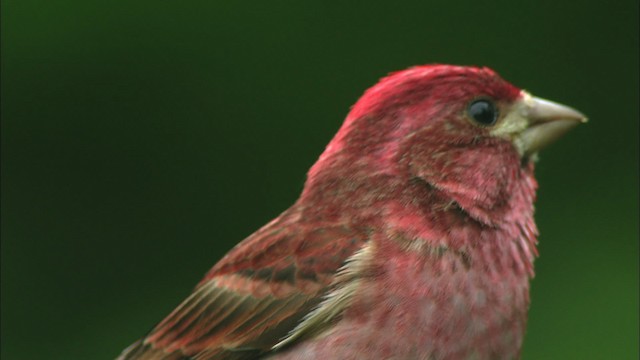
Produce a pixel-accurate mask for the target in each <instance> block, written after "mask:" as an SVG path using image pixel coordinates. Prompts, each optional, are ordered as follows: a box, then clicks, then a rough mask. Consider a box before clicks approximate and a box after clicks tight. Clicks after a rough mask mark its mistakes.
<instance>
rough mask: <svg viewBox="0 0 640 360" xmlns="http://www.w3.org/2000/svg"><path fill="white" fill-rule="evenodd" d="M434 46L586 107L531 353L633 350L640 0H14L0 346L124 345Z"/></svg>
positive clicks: (546, 205) (39, 350)
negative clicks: (387, 82) (377, 91)
mask: <svg viewBox="0 0 640 360" xmlns="http://www.w3.org/2000/svg"><path fill="white" fill-rule="evenodd" d="M489 4H491V5H489ZM433 62H443V63H455V64H477V65H486V66H489V67H492V68H494V69H496V70H497V71H498V72H500V73H501V74H502V75H503V76H504V77H505V78H506V79H508V80H510V81H511V82H513V83H514V84H516V85H518V86H521V87H524V88H526V89H528V90H530V91H531V92H532V93H534V94H536V95H538V96H542V97H546V98H549V99H553V100H556V101H559V102H563V103H566V104H569V105H571V106H574V107H576V108H577V109H580V110H581V111H583V112H584V113H585V114H587V115H588V116H589V117H590V122H589V123H588V124H587V125H584V126H580V127H579V128H577V129H576V130H575V131H573V132H572V133H570V134H569V135H568V136H567V137H566V138H565V139H563V140H562V141H561V142H559V143H557V144H555V145H554V146H552V147H551V148H549V149H547V150H546V151H544V152H543V153H542V154H541V158H542V159H541V162H540V163H539V166H538V171H537V174H538V180H539V182H540V185H541V186H540V191H539V194H538V195H539V201H538V203H537V220H538V225H539V227H540V230H541V233H542V235H541V236H540V252H541V257H540V258H539V260H538V261H537V263H536V267H537V268H536V270H537V275H536V278H535V279H534V281H533V288H532V294H533V298H532V307H531V311H530V321H529V328H528V334H527V338H526V342H525V347H524V359H636V358H637V357H638V98H639V94H638V2H637V1H600V2H598V1H590V2H560V1H544V2H534V1H529V2H517V1H496V2H490V3H489V2H486V5H480V2H477V1H475V2H461V1H411V2H403V1H399V2H388V3H387V4H381V3H375V2H371V1H370V2H359V3H358V4H356V3H355V2H354V3H350V4H347V3H346V2H337V1H336V2H333V3H332V4H329V3H328V2H324V1H323V2H321V1H315V2H311V1H307V2H302V1H244V2H231V1H180V2H179V1H174V2H168V1H124V0H121V1H80V0H74V1H45V0H41V1H32V0H19V1H18V0H6V1H3V2H2V198H1V199H2V281H1V284H2V338H1V340H2V344H1V348H2V354H1V355H2V358H3V359H7V360H20V359H88V360H92V359H112V358H113V357H115V356H116V355H117V354H118V353H119V352H120V350H121V349H122V348H123V347H125V346H127V345H128V344H129V343H131V342H132V341H134V340H135V339H136V338H137V337H139V336H141V335H143V334H144V333H145V332H146V331H147V330H148V329H149V328H150V327H151V326H152V325H153V324H154V323H155V322H156V321H159V320H160V319H161V318H162V317H163V316H164V315H166V314H167V313H168V312H169V311H170V310H172V308H173V307H174V306H175V305H177V303H178V302H179V301H180V300H181V299H182V298H183V297H185V296H186V295H187V293H188V292H189V291H190V289H191V288H192V287H193V286H194V285H195V284H196V282H197V281H198V280H199V278H200V277H201V276H202V275H203V274H204V273H205V272H206V271H207V270H208V269H209V267H210V266H212V265H213V264H214V263H215V262H216V261H217V260H218V259H219V258H220V257H221V256H222V255H223V254H224V253H225V252H226V251H227V250H228V249H229V248H231V247H232V246H233V245H234V244H235V243H236V242H238V241H239V240H241V239H242V238H243V237H245V236H246V235H248V234H250V233H251V232H253V231H254V230H255V229H257V228H258V227H259V226H261V225H262V224H264V223H265V222H267V221H269V220H270V219H271V218H273V217H274V216H276V215H278V214H279V212H280V211H282V210H284V209H285V208H286V207H287V206H288V205H289V204H291V203H292V202H293V201H294V200H295V199H296V197H297V196H298V193H299V191H300V189H301V186H302V184H303V181H304V174H305V172H306V170H307V168H308V167H309V166H310V165H311V164H312V163H313V162H314V161H315V159H316V158H317V156H318V155H319V154H320V152H321V151H322V150H323V148H324V145H325V144H326V143H327V142H328V141H329V139H330V138H331V136H332V135H333V133H334V132H335V131H336V130H337V128H338V127H339V125H340V123H341V121H342V119H343V118H344V116H345V114H346V113H347V111H348V110H349V106H350V105H351V104H352V103H353V102H354V101H355V100H356V99H357V98H358V97H359V95H360V94H361V93H362V92H363V91H364V90H365V88H367V87H369V86H371V85H372V84H374V83H375V82H376V81H377V79H378V78H380V77H381V76H383V75H385V74H386V73H387V72H390V71H393V70H398V69H402V68H405V67H408V66H411V65H415V64H423V63H433Z"/></svg>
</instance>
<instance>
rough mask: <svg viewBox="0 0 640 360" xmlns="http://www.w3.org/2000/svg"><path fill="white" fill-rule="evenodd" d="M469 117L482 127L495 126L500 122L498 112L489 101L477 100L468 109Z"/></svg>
mask: <svg viewBox="0 0 640 360" xmlns="http://www.w3.org/2000/svg"><path fill="white" fill-rule="evenodd" d="M467 113H469V116H470V117H471V118H472V119H473V120H475V121H476V122H477V123H478V124H480V125H485V126H488V125H493V124H495V123H496V121H498V110H497V109H496V106H495V105H494V104H493V103H492V102H491V101H489V100H485V99H482V100H476V101H474V102H472V103H471V104H469V108H467Z"/></svg>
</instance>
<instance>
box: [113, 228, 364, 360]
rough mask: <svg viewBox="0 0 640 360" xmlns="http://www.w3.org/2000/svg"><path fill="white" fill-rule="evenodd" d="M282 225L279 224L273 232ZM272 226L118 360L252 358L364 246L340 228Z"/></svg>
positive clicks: (238, 250)
mask: <svg viewBox="0 0 640 360" xmlns="http://www.w3.org/2000/svg"><path fill="white" fill-rule="evenodd" d="M276 225H280V226H276ZM282 225H283V224H278V223H277V222H272V223H270V224H269V225H267V226H265V227H264V228H263V229H261V230H260V231H258V232H257V233H255V234H254V235H252V236H251V237H249V238H247V239H246V240H245V241H243V242H242V243H240V244H239V245H238V246H237V247H236V248H234V249H233V250H232V251H231V252H230V253H229V254H228V255H227V256H225V257H224V258H223V259H222V260H221V261H220V262H219V263H218V264H217V265H216V266H214V267H213V269H212V270H211V271H210V272H209V274H208V275H207V276H206V277H205V279H204V280H203V281H202V282H201V283H200V284H199V285H198V287H197V288H196V289H195V290H194V292H193V293H192V294H191V295H190V296H189V297H188V298H187V299H186V300H185V301H183V302H182V304H180V305H179V306H178V307H177V308H176V309H175V310H174V311H173V312H172V313H171V314H170V315H169V316H167V317H166V318H165V319H164V320H163V321H162V322H160V323H159V324H158V325H157V326H156V327H155V328H154V329H153V330H152V331H151V332H150V333H149V334H148V335H147V337H145V338H144V339H142V340H140V341H139V342H137V343H135V344H133V345H132V346H130V347H129V348H128V349H127V350H125V351H124V352H123V354H122V355H121V356H120V358H119V359H121V360H134V359H135V360H147V359H148V360H161V359H162V360H178V359H180V360H185V359H198V360H212V359H236V360H239V359H251V358H255V357H256V356H257V355H259V354H261V353H264V352H266V351H269V350H270V349H271V348H272V347H273V346H274V345H275V344H277V343H278V342H279V341H280V340H282V339H283V338H284V337H285V336H286V335H287V334H288V333H289V331H291V330H292V329H293V328H295V327H296V325H297V324H298V322H299V321H300V319H301V318H303V317H304V316H305V315H306V314H308V313H309V312H310V311H311V310H312V309H313V308H314V307H315V306H316V305H317V304H318V303H319V302H320V301H321V300H322V296H323V295H324V294H326V293H327V291H328V289H329V288H330V285H331V284H332V282H333V280H334V278H335V274H336V272H337V270H338V269H339V268H340V266H342V265H343V263H344V262H345V260H346V259H347V258H349V257H350V256H351V255H352V254H354V253H355V252H356V251H357V250H358V249H359V248H361V247H362V245H363V244H364V243H365V242H366V235H365V234H364V233H363V232H358V231H355V230H354V229H350V228H349V227H346V226H329V227H320V228H313V229H306V228H304V227H302V226H299V225H295V226H284V228H283V227H281V226H282Z"/></svg>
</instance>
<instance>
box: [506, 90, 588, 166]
mask: <svg viewBox="0 0 640 360" xmlns="http://www.w3.org/2000/svg"><path fill="white" fill-rule="evenodd" d="M521 101H522V106H521V107H520V110H521V115H522V117H524V118H525V119H527V121H528V125H527V127H526V128H525V129H524V130H523V131H522V132H520V134H519V135H518V139H517V142H518V144H517V146H518V148H519V150H520V152H521V153H522V155H524V156H528V155H531V154H534V153H535V152H537V151H538V150H540V149H542V148H544V147H545V146H547V145H549V144H551V143H552V142H554V141H556V140H558V139H559V138H560V137H562V136H563V135H564V134H566V133H567V132H568V131H569V130H571V129H573V128H574V127H575V126H576V125H578V124H580V123H585V122H587V118H586V116H584V115H583V114H582V113H581V112H579V111H577V110H575V109H572V108H570V107H568V106H565V105H562V104H558V103H555V102H553V101H549V100H545V99H541V98H537V97H533V96H531V95H529V94H528V93H526V92H523V98H522V100H521Z"/></svg>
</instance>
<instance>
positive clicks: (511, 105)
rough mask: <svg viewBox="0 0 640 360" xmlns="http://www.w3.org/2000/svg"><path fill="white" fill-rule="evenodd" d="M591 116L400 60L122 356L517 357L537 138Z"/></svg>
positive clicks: (541, 143)
mask: <svg viewBox="0 0 640 360" xmlns="http://www.w3.org/2000/svg"><path fill="white" fill-rule="evenodd" d="M586 121H587V119H586V117H585V115H583V114H582V113H580V112H579V111H577V110H575V109H573V108H571V107H568V106H565V105H562V104H559V103H556V102H552V101H549V100H545V99H542V98H538V97H535V96H533V95H531V94H530V93H529V92H527V91H526V90H522V89H520V88H518V87H516V86H514V85H512V84H511V83H509V82H507V81H506V80H504V79H502V78H501V77H500V75H498V74H497V73H496V72H495V71H493V70H492V69H490V68H487V67H476V66H459V65H446V64H428V65H420V66H414V67H411V68H408V69H405V70H401V71H397V72H393V73H390V74H389V75H387V76H386V77H383V78H382V79H381V80H380V81H379V82H378V83H377V84H375V85H374V86H373V87H371V88H369V89H368V90H367V91H365V93H364V94H363V95H362V96H361V97H360V99H359V100H358V101H357V102H356V103H355V105H354V106H353V107H352V108H351V109H350V111H349V113H348V115H347V117H346V119H345V120H344V122H343V124H342V126H341V127H340V129H339V130H338V132H337V133H336V135H335V136H334V138H333V139H332V140H331V141H330V142H329V144H328V145H327V147H326V149H325V150H324V152H323V153H322V154H321V155H320V157H319V159H318V160H317V162H316V163H315V164H314V165H313V166H312V167H311V168H310V170H309V171H308V173H307V178H306V181H305V184H304V187H303V190H302V193H301V194H300V197H299V198H298V200H297V201H296V202H295V203H294V204H293V205H292V206H291V207H290V208H288V209H287V210H285V211H284V212H283V213H281V214H280V215H279V216H278V217H276V218H275V219H274V220H272V221H271V222H269V223H267V224H266V225H265V226H263V227H262V228H260V229H259V230H257V231H256V232H255V233H253V234H252V235H250V236H249V237H247V238H246V239H244V240H243V241H241V242H240V243H239V244H238V245H237V246H235V247H234V248H233V249H232V250H230V251H229V252H228V253H227V254H226V255H225V256H224V257H223V258H222V259H221V260H220V261H219V262H218V263H216V264H215V265H214V266H213V267H212V268H211V269H210V270H209V271H208V272H207V273H206V275H205V277H204V278H203V279H202V280H201V281H200V282H199V283H198V284H197V286H196V287H195V289H194V290H193V292H192V293H191V294H190V295H189V296H188V297H187V298H186V299H185V300H184V301H183V302H182V303H181V304H179V306H178V307H177V308H176V309H175V310H173V312H171V313H170V314H169V315H168V316H167V317H166V318H164V319H163V320H162V321H160V322H159V323H158V324H157V325H156V326H155V327H153V328H152V330H151V331H150V332H149V333H147V334H146V335H145V336H144V337H142V338H141V339H140V340H138V341H137V342H135V343H134V344H133V345H131V346H129V347H128V348H126V349H125V350H124V351H123V352H122V353H121V354H120V355H119V356H118V358H117V359H118V360H214V359H215V360H222V359H224V360H248V359H269V360H293V359H303V360H304V359H397V360H400V359H429V360H450V359H518V358H519V357H520V353H521V348H522V344H523V340H524V335H525V330H526V322H527V312H528V309H529V305H530V297H529V283H530V280H531V278H532V277H533V276H534V267H533V263H534V260H535V259H536V257H537V256H538V250H537V236H538V229H537V227H536V224H535V221H534V201H535V198H536V189H537V187H538V184H537V182H536V179H535V177H534V168H535V164H536V162H537V161H538V152H539V150H541V149H542V148H544V147H546V146H547V145H549V144H551V143H552V142H554V141H556V140H557V139H558V138H560V137H561V136H563V135H565V134H566V133H567V132H568V131H569V130H571V129H573V128H574V127H575V126H576V125H578V124H580V123H583V122H586Z"/></svg>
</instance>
